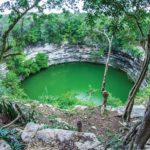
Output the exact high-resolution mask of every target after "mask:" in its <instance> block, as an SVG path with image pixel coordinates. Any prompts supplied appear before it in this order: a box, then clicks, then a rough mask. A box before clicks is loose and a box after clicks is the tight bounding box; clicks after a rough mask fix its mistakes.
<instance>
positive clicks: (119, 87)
mask: <svg viewBox="0 0 150 150" xmlns="http://www.w3.org/2000/svg"><path fill="white" fill-rule="evenodd" d="M104 67H105V66H104V65H102V64H101V65H99V64H92V63H78V62H76V63H65V64H59V65H53V66H51V67H49V68H48V69H45V70H42V71H40V72H39V73H37V74H35V75H32V76H30V77H29V78H27V79H26V80H24V81H23V82H22V87H23V88H24V90H25V92H26V93H27V95H28V96H29V98H31V99H39V98H40V97H41V96H61V95H63V94H66V93H74V94H75V95H76V97H78V98H80V99H84V100H89V101H93V102H95V103H97V104H100V103H101V99H102V96H101V92H100V89H101V85H102V80H103V74H104ZM132 85H133V83H132V82H131V81H130V80H129V79H128V77H127V75H126V73H124V72H123V71H121V70H117V69H114V68H112V67H109V71H108V76H107V85H106V88H107V90H108V91H109V92H110V93H111V94H112V96H113V97H117V98H119V99H121V100H122V101H123V102H125V101H126V99H127V97H128V93H129V91H130V89H131V87H132Z"/></svg>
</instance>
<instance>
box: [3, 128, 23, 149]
mask: <svg viewBox="0 0 150 150" xmlns="http://www.w3.org/2000/svg"><path fill="white" fill-rule="evenodd" d="M0 139H3V140H5V141H6V142H8V143H9V145H10V146H11V148H12V149H13V150H22V149H24V147H25V144H23V143H22V142H21V135H20V134H18V132H17V131H16V130H15V129H0Z"/></svg>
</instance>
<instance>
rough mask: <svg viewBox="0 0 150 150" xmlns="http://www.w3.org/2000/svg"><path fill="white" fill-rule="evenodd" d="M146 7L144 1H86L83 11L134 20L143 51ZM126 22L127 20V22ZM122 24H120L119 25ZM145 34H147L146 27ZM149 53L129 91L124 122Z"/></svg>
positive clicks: (144, 69) (138, 86)
mask: <svg viewBox="0 0 150 150" xmlns="http://www.w3.org/2000/svg"><path fill="white" fill-rule="evenodd" d="M147 5H148V2H147V1H146V0H138V1H135V0H96V1H92V0H87V1H85V4H84V9H86V10H88V12H89V13H90V14H91V15H94V16H97V17H98V16H99V14H104V15H106V16H111V17H113V18H114V20H115V19H117V18H119V17H120V18H124V17H125V16H127V17H128V18H132V19H133V20H134V27H135V29H137V30H138V31H139V33H140V34H139V36H138V37H137V39H138V41H140V43H141V46H142V47H143V49H145V41H146V39H145V32H144V31H143V26H142V20H144V19H145V16H146V15H147V13H148V12H147V10H146V9H145V8H146V7H147ZM127 22H128V20H127ZM121 24H122V22H120V25H121ZM146 32H148V27H147V30H146ZM149 57H150V56H149V53H148V52H146V56H145V60H144V65H143V66H142V69H141V73H140V75H139V77H138V79H137V81H136V82H135V84H134V86H133V88H132V89H131V91H130V93H129V96H128V104H127V107H126V110H125V113H124V116H123V118H124V120H125V121H129V119H130V114H131V111H132V108H133V105H134V98H135V95H136V93H137V91H138V90H139V88H140V86H141V83H142V81H143V80H144V78H145V75H146V72H147V69H148V64H149V60H150V58H149Z"/></svg>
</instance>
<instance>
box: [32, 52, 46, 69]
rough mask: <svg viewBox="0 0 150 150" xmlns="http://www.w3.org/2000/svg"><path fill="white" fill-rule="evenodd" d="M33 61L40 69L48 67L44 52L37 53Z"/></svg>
mask: <svg viewBox="0 0 150 150" xmlns="http://www.w3.org/2000/svg"><path fill="white" fill-rule="evenodd" d="M35 62H36V64H37V65H38V67H39V68H40V69H43V68H47V67H48V56H47V55H46V54H45V53H39V54H37V55H36V57H35Z"/></svg>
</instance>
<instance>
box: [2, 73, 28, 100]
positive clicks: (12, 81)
mask: <svg viewBox="0 0 150 150" xmlns="http://www.w3.org/2000/svg"><path fill="white" fill-rule="evenodd" d="M19 84H20V81H19V79H18V77H17V75H16V74H15V73H14V72H12V71H10V72H8V73H7V74H6V77H5V78H4V80H3V85H4V86H5V87H6V88H8V89H9V90H10V92H11V94H12V95H14V96H15V97H23V96H25V93H24V92H23V89H21V88H20V86H19Z"/></svg>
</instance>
